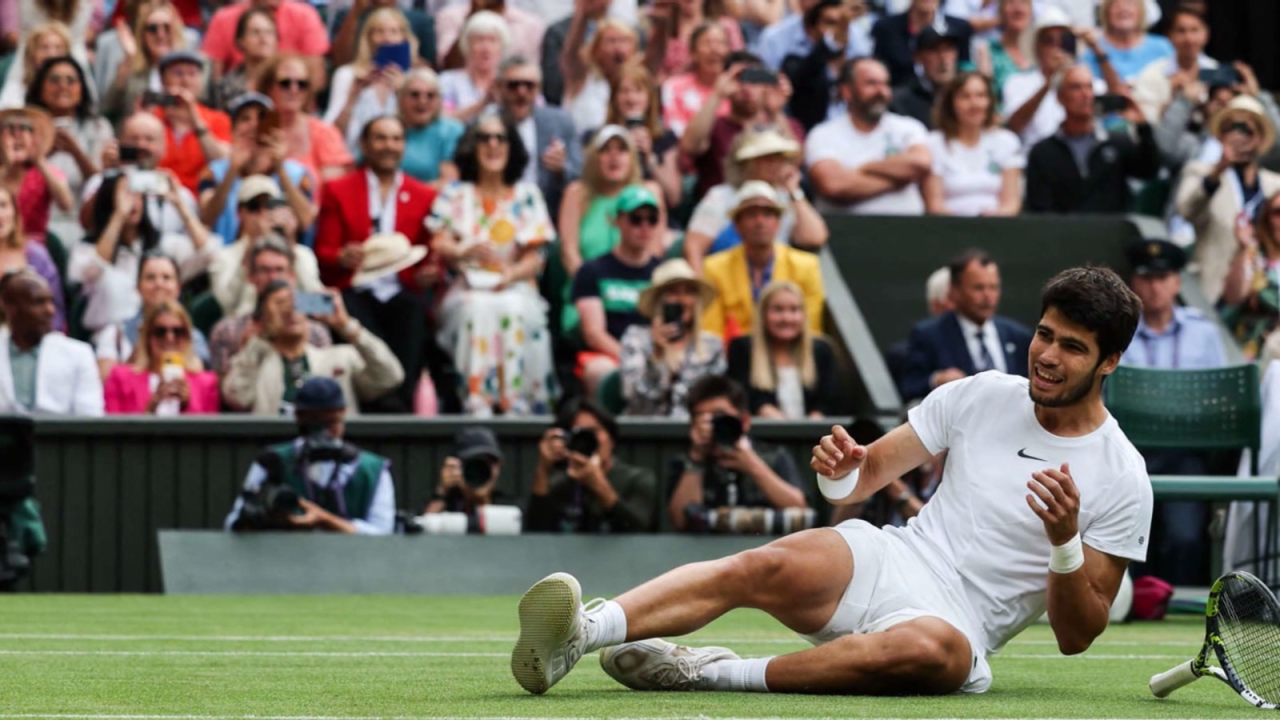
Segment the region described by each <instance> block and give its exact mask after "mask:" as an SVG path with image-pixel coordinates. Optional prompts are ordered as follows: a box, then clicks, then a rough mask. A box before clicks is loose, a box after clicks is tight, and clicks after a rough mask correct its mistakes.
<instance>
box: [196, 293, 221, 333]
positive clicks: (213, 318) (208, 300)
mask: <svg viewBox="0 0 1280 720" xmlns="http://www.w3.org/2000/svg"><path fill="white" fill-rule="evenodd" d="M187 311H188V312H190V313H191V324H192V325H194V326H195V328H196V329H197V330H199V331H200V332H202V333H204V335H205V337H208V336H209V333H211V332H213V326H214V325H216V324H217V323H218V321H219V320H221V319H222V306H221V305H219V304H218V299H217V298H215V297H214V296H213V293H212V292H206V293H203V294H201V295H197V296H196V297H195V298H193V299H192V300H191V301H190V302H189V303H188V304H187Z"/></svg>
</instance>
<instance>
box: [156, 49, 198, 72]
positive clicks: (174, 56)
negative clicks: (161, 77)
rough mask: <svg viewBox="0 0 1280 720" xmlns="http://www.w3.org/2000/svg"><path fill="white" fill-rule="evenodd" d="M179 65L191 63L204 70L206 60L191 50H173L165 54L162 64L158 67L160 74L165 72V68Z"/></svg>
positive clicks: (161, 60) (161, 59)
mask: <svg viewBox="0 0 1280 720" xmlns="http://www.w3.org/2000/svg"><path fill="white" fill-rule="evenodd" d="M178 63H191V64H192V65H198V66H200V67H202V68H203V67H204V58H202V57H200V55H199V54H198V53H194V52H192V51H190V50H171V51H169V52H167V53H165V54H164V57H162V58H160V62H159V63H158V64H157V67H158V68H159V70H160V72H164V71H165V68H167V67H169V66H170V65H176V64H178Z"/></svg>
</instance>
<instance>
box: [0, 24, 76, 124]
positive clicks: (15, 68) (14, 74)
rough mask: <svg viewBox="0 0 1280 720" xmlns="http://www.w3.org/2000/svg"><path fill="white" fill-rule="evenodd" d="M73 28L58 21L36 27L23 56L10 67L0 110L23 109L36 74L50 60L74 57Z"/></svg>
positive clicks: (22, 51) (25, 45)
mask: <svg viewBox="0 0 1280 720" xmlns="http://www.w3.org/2000/svg"><path fill="white" fill-rule="evenodd" d="M71 47H72V42H71V29H70V28H68V27H67V26H66V25H65V24H64V23H61V22H58V21H56V20H54V21H52V22H47V23H44V24H43V25H37V26H35V27H34V28H32V29H31V31H30V32H29V33H27V35H26V37H25V38H24V40H23V43H22V48H21V51H20V53H19V54H18V55H17V57H16V59H15V61H14V63H13V64H12V65H10V66H9V74H8V76H6V78H5V81H4V87H3V89H0V109H4V108H16V107H22V104H23V101H24V100H25V99H26V97H27V90H28V88H29V87H30V85H31V81H32V80H33V79H34V78H35V76H36V71H37V70H39V69H40V66H41V65H43V64H44V63H45V61H47V60H52V59H53V58H56V57H66V56H68V55H70V54H71Z"/></svg>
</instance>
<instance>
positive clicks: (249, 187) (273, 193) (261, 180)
mask: <svg viewBox="0 0 1280 720" xmlns="http://www.w3.org/2000/svg"><path fill="white" fill-rule="evenodd" d="M263 195H266V196H267V197H269V198H271V199H272V200H281V201H283V200H284V194H283V193H281V192H280V186H279V185H276V181H275V180H272V179H271V178H269V177H267V176H266V175H250V176H249V177H247V178H245V179H244V180H241V181H240V190H239V191H238V192H237V193H236V202H238V203H240V204H241V205H243V204H245V203H247V202H249V201H250V200H252V199H254V198H256V197H261V196H263Z"/></svg>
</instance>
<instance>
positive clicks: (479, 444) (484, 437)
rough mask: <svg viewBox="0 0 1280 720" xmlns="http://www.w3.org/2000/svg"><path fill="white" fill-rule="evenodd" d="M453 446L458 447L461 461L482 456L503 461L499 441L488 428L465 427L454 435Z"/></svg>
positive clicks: (457, 451)
mask: <svg viewBox="0 0 1280 720" xmlns="http://www.w3.org/2000/svg"><path fill="white" fill-rule="evenodd" d="M453 444H454V445H455V446H457V448H456V453H457V457H458V459H459V460H468V459H470V458H473V457H482V456H483V457H491V458H493V459H495V460H501V459H502V449H501V448H499V447H498V439H497V438H496V437H494V435H493V431H492V430H490V429H489V428H487V427H480V426H476V427H464V428H462V429H461V430H458V433H457V434H456V435H454V438H453Z"/></svg>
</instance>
